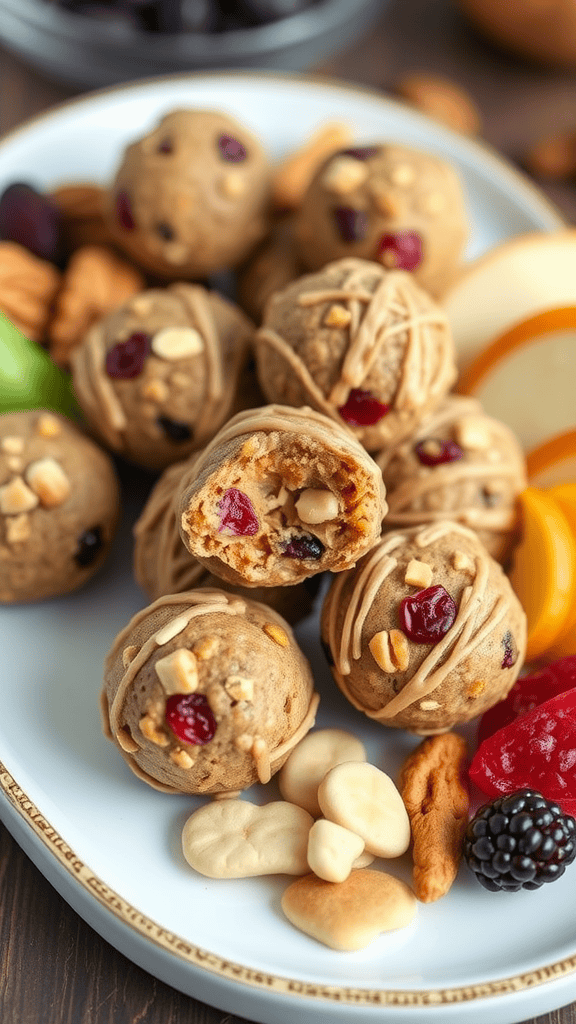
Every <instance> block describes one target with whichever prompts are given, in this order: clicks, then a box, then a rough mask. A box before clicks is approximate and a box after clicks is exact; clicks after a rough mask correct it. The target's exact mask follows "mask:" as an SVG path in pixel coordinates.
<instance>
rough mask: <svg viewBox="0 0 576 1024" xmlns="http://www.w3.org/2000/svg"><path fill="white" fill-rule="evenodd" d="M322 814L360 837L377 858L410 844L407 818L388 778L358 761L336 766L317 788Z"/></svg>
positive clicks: (394, 855)
mask: <svg viewBox="0 0 576 1024" xmlns="http://www.w3.org/2000/svg"><path fill="white" fill-rule="evenodd" d="M318 802H319V804H320V807H321V808H322V813H323V814H324V816H325V817H326V818H329V820H330V821H335V822H336V824H337V825H343V826H344V828H348V829H350V831H351V832H355V833H356V835H359V836H361V837H362V839H363V840H364V842H365V844H366V849H367V850H368V851H369V852H370V853H373V854H375V855H376V856H377V857H399V856H400V854H401V853H404V852H405V851H406V850H407V849H408V846H409V844H410V820H409V818H408V813H407V811H406V808H405V806H404V802H403V800H402V797H401V796H400V793H399V792H398V790H397V789H396V786H395V785H394V783H393V782H392V779H391V778H390V777H389V776H388V775H386V774H385V772H382V771H380V769H379V768H376V767H375V765H373V764H366V763H364V762H362V761H356V762H352V761H349V762H346V763H344V764H339V765H336V767H335V768H331V769H330V771H329V772H328V773H327V774H326V775H325V776H324V779H323V780H322V782H321V783H320V786H319V788H318Z"/></svg>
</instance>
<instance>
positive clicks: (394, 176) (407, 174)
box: [388, 163, 416, 186]
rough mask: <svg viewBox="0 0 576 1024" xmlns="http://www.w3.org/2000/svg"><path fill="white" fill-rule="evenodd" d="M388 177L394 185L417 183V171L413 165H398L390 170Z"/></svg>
mask: <svg viewBox="0 0 576 1024" xmlns="http://www.w3.org/2000/svg"><path fill="white" fill-rule="evenodd" d="M388 177H389V178H390V181H391V182H392V184H393V185H402V186H407V185H412V184H413V183H414V182H415V181H416V169H415V168H414V167H413V166H412V164H405V163H404V164H396V165H395V166H394V167H391V168H390V170H389V172H388Z"/></svg>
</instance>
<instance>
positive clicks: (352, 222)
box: [334, 206, 368, 242]
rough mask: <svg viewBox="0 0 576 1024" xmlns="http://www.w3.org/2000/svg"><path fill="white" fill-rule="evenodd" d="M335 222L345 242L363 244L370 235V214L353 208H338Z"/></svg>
mask: <svg viewBox="0 0 576 1024" xmlns="http://www.w3.org/2000/svg"><path fill="white" fill-rule="evenodd" d="M334 220H335V221H336V227H337V229H338V234H339V235H340V238H341V239H342V241H343V242H361V241H362V240H363V239H364V238H366V235H367V234H368V214H367V213H366V211H365V210H355V209H354V208H353V207H352V206H337V207H336V208H335V210H334Z"/></svg>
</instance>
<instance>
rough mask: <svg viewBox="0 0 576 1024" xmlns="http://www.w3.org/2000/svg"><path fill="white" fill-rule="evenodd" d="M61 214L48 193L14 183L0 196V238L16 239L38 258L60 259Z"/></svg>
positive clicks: (57, 260) (52, 260)
mask: <svg viewBox="0 0 576 1024" xmlns="http://www.w3.org/2000/svg"><path fill="white" fill-rule="evenodd" d="M61 224H62V220H61V216H60V211H59V210H58V207H57V206H56V205H55V203H53V202H52V200H51V199H49V197H48V196H44V195H42V194H41V193H40V192H37V191H36V189H35V188H32V186H31V185H26V184H23V183H21V182H14V184H13V185H9V186H8V188H6V189H5V190H4V192H3V193H2V195H1V196H0V238H2V239H4V240H6V241H10V242H17V243H18V244H19V245H23V246H24V248H25V249H28V250H29V251H30V252H32V253H34V255H35V256H38V257H39V258H40V259H42V260H50V261H51V262H53V263H60V261H61V259H62V248H63V246H62V238H61Z"/></svg>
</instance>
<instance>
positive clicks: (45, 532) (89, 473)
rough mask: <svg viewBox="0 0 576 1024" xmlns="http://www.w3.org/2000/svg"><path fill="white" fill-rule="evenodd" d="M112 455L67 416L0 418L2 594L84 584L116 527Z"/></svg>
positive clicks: (20, 595) (11, 598)
mask: <svg viewBox="0 0 576 1024" xmlns="http://www.w3.org/2000/svg"><path fill="white" fill-rule="evenodd" d="M118 512H119V486H118V480H117V477H116V471H115V469H114V465H113V463H112V460H111V459H110V458H109V456H108V455H107V454H106V453H105V452H103V451H102V450H101V449H100V448H98V446H97V445H95V444H94V443H93V441H90V440H89V439H88V438H87V437H85V436H84V435H83V434H82V433H81V432H80V431H79V430H78V429H77V428H76V427H75V426H74V425H73V424H72V423H71V422H70V420H67V419H66V418H65V417H64V416H57V415H56V414H55V413H52V412H46V411H43V410H41V409H34V410H31V411H27V412H13V413H5V414H4V415H3V416H1V417H0V601H2V602H4V603H12V602H17V601H39V600H41V599H42V598H47V597H55V596H56V595H60V594H67V593H68V592H69V591H71V590H76V589H77V588H78V587H81V586H82V585H83V584H84V583H86V581H87V580H88V579H90V577H91V576H92V575H93V574H94V573H95V572H96V570H97V569H99V568H100V566H101V565H102V563H103V561H104V560H105V558H106V556H107V555H108V552H109V549H110V544H111V542H112V539H113V537H114V534H115V531H116V524H117V521H118Z"/></svg>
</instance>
